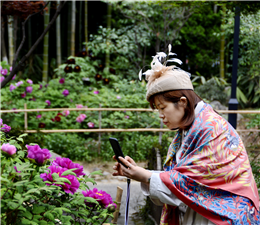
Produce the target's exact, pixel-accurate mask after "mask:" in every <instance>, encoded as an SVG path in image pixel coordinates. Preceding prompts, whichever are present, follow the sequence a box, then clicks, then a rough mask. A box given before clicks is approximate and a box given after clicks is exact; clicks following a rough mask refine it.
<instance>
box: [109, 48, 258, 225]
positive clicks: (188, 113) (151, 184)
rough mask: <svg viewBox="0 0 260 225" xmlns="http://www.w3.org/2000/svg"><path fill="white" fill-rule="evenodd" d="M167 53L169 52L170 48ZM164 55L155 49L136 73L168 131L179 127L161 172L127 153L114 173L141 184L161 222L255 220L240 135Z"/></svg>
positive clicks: (252, 188) (255, 198)
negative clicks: (159, 207)
mask: <svg viewBox="0 0 260 225" xmlns="http://www.w3.org/2000/svg"><path fill="white" fill-rule="evenodd" d="M168 55H174V53H171V47H170V46H169V54H168ZM166 56H167V55H166V54H165V53H162V52H160V53H157V55H156V56H154V58H153V61H152V63H151V70H148V71H146V72H145V73H144V74H142V71H140V73H139V77H140V76H142V75H146V79H147V80H148V84H147V93H146V99H147V100H148V101H149V102H150V105H151V107H152V108H153V109H155V108H156V109H158V111H159V117H160V118H161V119H162V120H163V123H164V124H165V125H166V126H167V127H168V128H169V129H171V130H176V129H178V132H177V134H176V136H175V138H174V139H173V141H172V143H171V145H170V147H169V150H168V154H167V158H166V161H165V163H164V171H149V170H146V169H144V168H141V167H138V166H137V165H136V163H135V162H134V160H133V159H132V158H130V157H129V156H126V157H125V159H123V158H120V160H122V162H123V163H124V164H125V165H127V166H128V168H125V167H123V166H121V165H120V164H119V163H116V164H115V166H114V167H113V169H114V170H115V172H114V173H113V175H114V176H126V177H128V178H131V179H134V180H136V181H140V182H141V188H142V191H143V193H144V194H145V195H146V196H149V197H150V198H151V200H152V201H153V202H154V203H155V204H157V205H163V210H162V215H161V222H160V224H164V225H170V224H184V225H188V224H195V225H202V224H203V225H204V224H206V225H212V224H221V225H222V224H239V225H240V224H255V225H257V224H260V213H259V195H258V191H257V187H256V184H255V181H254V178H253V175H252V171H251V167H250V163H249V160H248V156H247V153H246V150H245V147H244V145H243V143H242V141H241V139H240V137H239V135H238V134H237V132H236V131H235V129H234V128H233V127H232V126H231V125H230V124H229V123H228V122H227V121H226V120H225V119H223V118H222V117H221V116H220V115H218V114H217V113H216V112H215V111H214V110H213V109H212V107H211V106H210V105H209V104H206V103H205V102H203V101H202V100H201V98H200V97H199V96H198V95H196V93H195V92H194V91H193V86H192V83H191V81H190V77H189V74H188V73H187V72H185V71H183V70H181V69H179V68H178V67H176V66H170V67H167V66H166V64H167V62H173V61H174V62H178V63H179V62H180V61H179V60H178V59H176V58H174V59H169V60H166ZM163 61H164V64H162V62H163ZM114 159H115V157H114ZM179 211H183V212H184V213H185V214H184V217H183V218H182V217H180V213H179Z"/></svg>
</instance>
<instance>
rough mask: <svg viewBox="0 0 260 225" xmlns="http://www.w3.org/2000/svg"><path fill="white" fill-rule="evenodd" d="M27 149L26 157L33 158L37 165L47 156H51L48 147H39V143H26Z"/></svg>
mask: <svg viewBox="0 0 260 225" xmlns="http://www.w3.org/2000/svg"><path fill="white" fill-rule="evenodd" d="M26 148H27V149H28V155H27V158H29V159H32V160H35V162H36V163H37V164H39V165H43V164H44V163H45V162H47V160H48V159H49V158H51V153H50V151H49V150H48V149H46V148H43V149H41V148H40V146H39V145H32V146H30V145H26Z"/></svg>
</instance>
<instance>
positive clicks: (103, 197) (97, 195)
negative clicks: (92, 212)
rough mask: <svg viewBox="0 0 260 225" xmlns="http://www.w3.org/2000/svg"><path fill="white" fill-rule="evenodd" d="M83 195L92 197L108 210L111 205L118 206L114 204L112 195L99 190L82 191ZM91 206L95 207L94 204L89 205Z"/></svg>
mask: <svg viewBox="0 0 260 225" xmlns="http://www.w3.org/2000/svg"><path fill="white" fill-rule="evenodd" d="M82 194H83V195H84V196H85V197H91V198H94V199H96V200H97V201H98V203H99V204H100V205H101V206H103V207H104V208H107V207H108V206H109V205H110V204H113V205H114V206H115V207H116V204H115V203H114V202H113V199H112V197H111V195H110V194H108V193H106V192H105V191H102V190H100V191H99V190H98V189H97V188H94V189H93V191H92V190H87V191H82ZM87 205H89V206H93V205H92V204H89V203H87Z"/></svg>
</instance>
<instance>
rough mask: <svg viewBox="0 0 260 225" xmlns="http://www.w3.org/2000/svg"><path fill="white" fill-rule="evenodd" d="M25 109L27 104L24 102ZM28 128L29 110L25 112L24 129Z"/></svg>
mask: <svg viewBox="0 0 260 225" xmlns="http://www.w3.org/2000/svg"><path fill="white" fill-rule="evenodd" d="M24 109H27V104H26V103H24ZM27 129H28V122H27V112H24V130H27Z"/></svg>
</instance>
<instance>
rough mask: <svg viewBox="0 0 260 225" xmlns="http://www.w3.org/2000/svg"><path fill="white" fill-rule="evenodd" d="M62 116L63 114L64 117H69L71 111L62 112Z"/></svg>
mask: <svg viewBox="0 0 260 225" xmlns="http://www.w3.org/2000/svg"><path fill="white" fill-rule="evenodd" d="M62 114H63V115H64V116H68V115H69V114H70V111H69V110H64V111H63V112H62Z"/></svg>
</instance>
